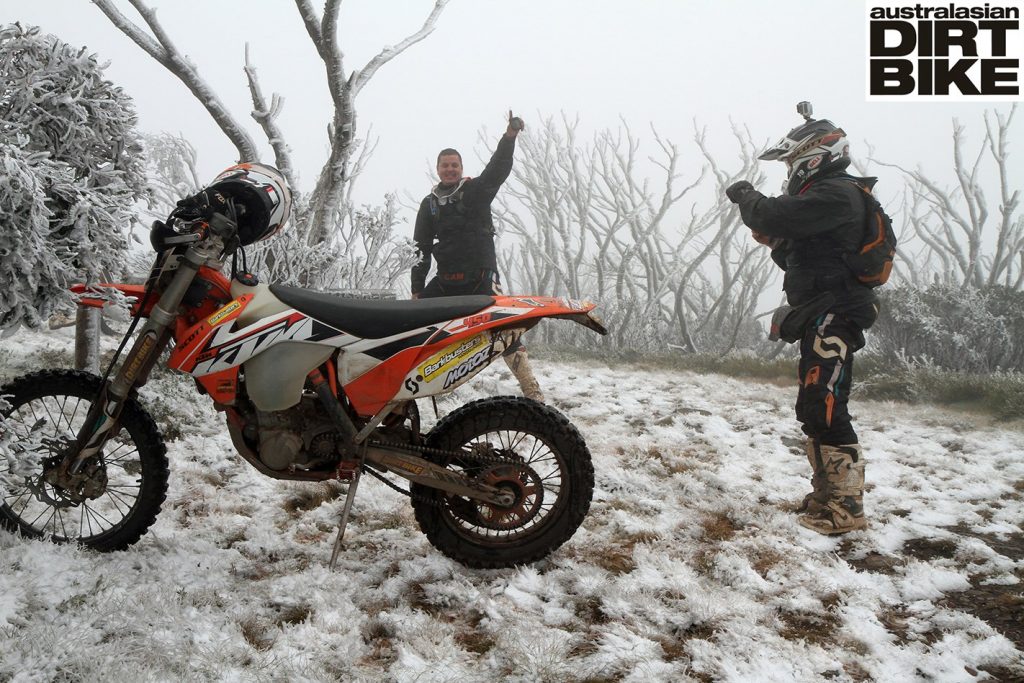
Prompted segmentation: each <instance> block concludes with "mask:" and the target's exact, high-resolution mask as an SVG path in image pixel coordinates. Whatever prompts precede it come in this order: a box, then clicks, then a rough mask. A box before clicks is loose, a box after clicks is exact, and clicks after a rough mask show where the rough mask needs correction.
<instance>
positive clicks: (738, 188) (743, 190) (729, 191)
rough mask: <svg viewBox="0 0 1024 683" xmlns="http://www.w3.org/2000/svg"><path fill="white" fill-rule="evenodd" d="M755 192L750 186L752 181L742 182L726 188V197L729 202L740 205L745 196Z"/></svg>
mask: <svg viewBox="0 0 1024 683" xmlns="http://www.w3.org/2000/svg"><path fill="white" fill-rule="evenodd" d="M753 191H754V186H753V185H751V184H750V181H748V180H741V181H739V182H738V183H733V184H732V185H730V186H729V187H727V188H725V196H726V197H728V198H729V201H730V202H732V203H733V204H739V203H740V200H741V199H743V197H744V195H746V194H747V193H748V192H753Z"/></svg>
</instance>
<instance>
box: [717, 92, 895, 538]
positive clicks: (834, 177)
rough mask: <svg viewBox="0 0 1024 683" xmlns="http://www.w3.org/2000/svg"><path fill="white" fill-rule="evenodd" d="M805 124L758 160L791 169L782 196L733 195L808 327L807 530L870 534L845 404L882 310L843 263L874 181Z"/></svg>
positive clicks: (821, 124) (827, 135)
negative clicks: (857, 357)
mask: <svg viewBox="0 0 1024 683" xmlns="http://www.w3.org/2000/svg"><path fill="white" fill-rule="evenodd" d="M801 113H804V112H803V111H802V112H801ZM804 117H805V119H806V122H805V123H804V124H803V125H800V126H798V127H796V128H794V129H793V130H791V131H790V132H789V133H788V134H787V135H786V136H785V137H783V138H782V140H780V141H779V142H778V143H777V144H776V145H775V146H773V147H771V148H769V149H768V150H767V151H765V152H764V153H763V154H761V156H760V157H758V158H759V159H764V160H774V159H778V160H781V161H784V162H785V163H786V165H787V167H788V169H789V173H788V175H787V178H786V184H785V187H784V194H783V195H781V196H778V197H766V196H764V195H763V194H761V193H760V192H758V191H757V190H756V189H754V187H753V185H751V184H750V183H749V182H747V181H745V180H743V181H740V182H737V183H735V184H733V185H731V186H730V187H729V188H728V189H727V190H726V195H727V196H728V198H729V200H730V201H732V202H733V203H735V204H737V205H738V206H739V210H740V215H741V217H742V219H743V222H744V223H745V224H746V225H747V227H749V228H750V229H751V230H752V231H753V237H754V239H755V240H757V241H758V242H760V243H762V244H766V245H768V246H769V247H770V248H771V250H772V253H771V256H772V260H773V261H775V263H776V264H777V265H778V266H779V267H780V268H782V270H784V271H785V276H784V280H783V289H784V290H785V292H786V298H787V300H788V303H789V306H791V307H793V312H792V313H790V315H791V316H793V317H792V318H791V319H790V320H793V319H796V320H800V321H803V320H806V323H804V324H803V325H802V329H799V330H792V331H791V337H790V338H789V339H788V341H796V340H797V339H799V341H800V365H799V381H800V388H799V392H798V395H797V402H796V417H797V420H798V421H799V422H800V423H801V426H802V428H803V431H804V433H805V434H806V435H807V439H806V443H805V449H806V452H807V459H808V461H809V462H810V464H811V468H812V470H813V476H812V478H811V483H812V486H813V489H814V490H813V491H812V492H811V493H809V494H808V495H807V496H806V497H805V498H804V500H803V503H802V504H801V506H800V508H799V511H800V512H801V513H803V514H802V516H801V517H800V523H801V524H802V525H803V526H805V527H807V528H809V529H812V530H814V531H817V532H819V533H823V534H837V533H845V532H847V531H854V530H857V529H863V528H865V527H866V526H867V521H866V520H865V518H864V508H863V493H864V456H863V452H862V450H861V447H860V444H859V443H858V441H857V434H856V432H855V431H854V429H853V425H852V424H851V419H850V413H849V411H848V410H847V402H848V400H849V397H850V388H851V384H852V381H853V355H854V353H855V352H856V351H857V350H859V349H861V348H862V347H863V346H864V334H863V331H864V330H865V329H867V328H869V327H871V325H872V324H873V323H874V321H875V318H876V317H877V315H878V305H877V297H876V296H875V293H874V292H873V290H872V289H871V288H870V287H868V286H866V285H864V284H862V283H861V282H860V281H859V280H858V279H857V277H856V276H855V275H854V273H853V272H852V271H851V270H850V268H849V267H848V266H847V264H846V261H845V259H844V254H847V253H851V252H856V251H857V249H858V248H859V246H860V244H861V240H862V238H863V232H864V226H865V220H866V215H865V214H866V208H865V201H864V196H863V195H864V192H863V191H862V189H861V187H860V186H859V185H861V186H866V187H867V188H868V189H870V188H871V186H873V185H874V183H875V181H876V179H875V178H855V177H853V176H851V175H849V174H847V173H846V168H847V167H848V166H849V165H850V157H849V149H850V148H849V143H848V141H847V138H846V133H845V132H844V131H843V130H842V129H841V128H838V127H836V126H835V125H833V124H832V123H831V122H829V121H827V120H813V119H811V118H810V112H809V107H808V110H807V112H806V113H804ZM858 184H859V185H858ZM794 314H795V315H794ZM790 327H792V325H790ZM783 338H784V339H785V338H786V336H785V335H783Z"/></svg>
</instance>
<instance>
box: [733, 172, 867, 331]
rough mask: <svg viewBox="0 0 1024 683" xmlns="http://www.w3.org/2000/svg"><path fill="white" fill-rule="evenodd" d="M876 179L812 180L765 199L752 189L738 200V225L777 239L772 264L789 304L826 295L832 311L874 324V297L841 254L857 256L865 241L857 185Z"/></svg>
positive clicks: (840, 177) (861, 198)
mask: <svg viewBox="0 0 1024 683" xmlns="http://www.w3.org/2000/svg"><path fill="white" fill-rule="evenodd" d="M876 181H877V179H876V178H855V177H854V176H851V175H848V174H846V173H843V172H840V173H835V174H831V175H828V176H826V177H824V178H817V179H815V180H813V181H812V182H811V183H810V184H809V185H806V186H804V188H803V189H802V190H801V191H800V192H799V193H798V194H795V195H782V196H779V197H765V196H764V195H763V194H761V193H760V192H758V191H756V190H754V191H751V192H748V193H746V194H745V195H743V196H742V197H741V198H740V201H739V207H740V215H741V216H742V217H743V222H744V223H746V224H747V226H748V227H750V228H751V229H752V230H755V231H757V232H759V233H762V234H764V235H768V236H769V237H773V238H780V239H781V241H780V242H778V243H776V244H775V245H774V246H773V248H772V260H773V261H775V263H776V264H777V265H778V266H779V267H780V268H782V269H783V270H784V271H786V274H785V278H784V280H783V285H782V287H783V289H784V290H785V292H786V298H787V300H788V301H789V304H790V306H799V305H801V304H803V303H805V302H807V301H808V300H810V299H812V298H814V297H815V296H816V295H817V294H819V293H821V292H823V291H831V292H832V293H833V294H834V295H835V297H836V304H835V305H834V306H833V307H832V311H833V312H835V313H843V314H846V315H847V316H849V317H850V318H851V319H853V320H854V321H855V322H857V323H858V324H859V325H860V326H861V327H865V328H866V327H870V325H871V323H873V322H874V318H875V316H876V315H877V308H876V306H875V304H876V302H877V297H876V296H875V293H874V291H873V290H872V289H871V288H870V287H866V286H865V285H863V284H861V283H860V281H858V280H857V278H856V277H855V276H854V274H853V272H852V271H851V270H850V268H849V267H848V266H847V265H846V261H845V260H844V258H843V254H845V253H853V252H856V251H857V250H858V249H859V247H860V245H861V242H862V240H863V237H864V228H865V221H866V215H865V213H866V210H867V209H866V207H865V202H864V193H863V191H862V190H861V189H860V188H859V187H857V184H856V183H858V182H859V183H860V184H862V185H864V186H866V187H868V188H871V187H873V186H874V184H875V182H876Z"/></svg>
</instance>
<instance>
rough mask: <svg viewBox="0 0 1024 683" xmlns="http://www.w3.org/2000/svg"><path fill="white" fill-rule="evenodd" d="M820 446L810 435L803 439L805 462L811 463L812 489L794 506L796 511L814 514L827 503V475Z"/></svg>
mask: <svg viewBox="0 0 1024 683" xmlns="http://www.w3.org/2000/svg"><path fill="white" fill-rule="evenodd" d="M820 448H821V444H819V443H818V442H817V440H815V439H812V438H811V437H807V440H806V441H804V452H806V453H807V462H809V463H810V465H811V489H812V491H811V492H810V493H808V494H807V495H806V496H804V499H803V500H802V501H800V504H799V505H798V506H797V508H796V511H797V512H801V513H803V512H807V513H810V514H816V513H818V512H821V511H822V510H823V509H825V506H826V505H828V477H826V476H825V468H824V466H822V464H821V451H820Z"/></svg>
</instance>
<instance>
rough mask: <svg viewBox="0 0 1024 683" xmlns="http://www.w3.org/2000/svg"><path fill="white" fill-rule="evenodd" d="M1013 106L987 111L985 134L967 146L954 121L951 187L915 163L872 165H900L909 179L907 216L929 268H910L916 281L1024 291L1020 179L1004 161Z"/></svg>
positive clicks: (1023, 217)
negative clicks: (909, 165)
mask: <svg viewBox="0 0 1024 683" xmlns="http://www.w3.org/2000/svg"><path fill="white" fill-rule="evenodd" d="M1016 111H1017V105H1013V106H1012V107H1011V108H1010V110H1009V111H1008V112H1005V113H1004V112H999V111H994V112H986V113H985V116H984V135H983V136H981V141H980V143H978V144H977V145H976V146H975V147H974V148H973V149H972V148H971V146H970V145H969V144H968V137H969V136H968V130H967V127H966V126H965V125H964V124H963V123H961V122H960V121H959V120H957V119H954V120H953V135H952V138H953V172H954V174H955V177H956V183H955V185H954V186H952V187H943V186H942V185H940V184H939V183H938V182H937V181H936V180H934V179H933V177H932V176H931V175H929V174H928V173H926V172H925V171H924V170H923V169H921V168H918V169H915V170H909V169H906V168H902V167H900V166H896V165H894V164H886V163H884V162H878V163H880V164H881V165H883V166H893V167H895V168H897V169H899V170H900V171H901V172H902V173H903V174H904V176H905V177H906V178H907V181H908V185H907V199H906V201H905V206H906V210H905V213H904V217H905V221H906V224H907V227H908V228H909V229H910V233H911V234H912V235H913V236H914V237H916V238H918V239H919V240H920V241H921V243H922V244H923V245H924V248H923V253H922V256H923V257H924V258H925V259H927V262H928V263H929V264H930V265H931V266H933V267H932V268H927V269H926V268H920V267H918V268H916V269H915V270H916V275H917V280H918V281H924V282H927V280H928V279H934V280H936V281H939V282H943V283H947V284H951V285H957V286H964V287H973V288H981V287H993V286H997V285H1001V286H1004V287H1009V288H1010V289H1014V290H1021V289H1024V213H1022V211H1021V190H1020V189H1019V183H1020V181H1021V179H1020V177H1019V176H1017V177H1014V175H1013V174H1012V173H1011V170H1016V169H1019V168H1020V166H1019V165H1017V166H1016V167H1013V166H1012V165H1011V164H1009V163H1008V162H1009V158H1010V129H1011V128H1010V126H1011V124H1012V122H1013V117H1014V115H1015V114H1016ZM993 186H994V188H995V191H994V192H993ZM986 188H988V190H987V191H986ZM993 194H994V195H995V197H993V196H992V195H993ZM993 204H994V206H993ZM909 236H910V235H908V237H909ZM917 263H919V264H920V263H921V261H920V260H918V261H917ZM897 268H899V266H898V265H897Z"/></svg>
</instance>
